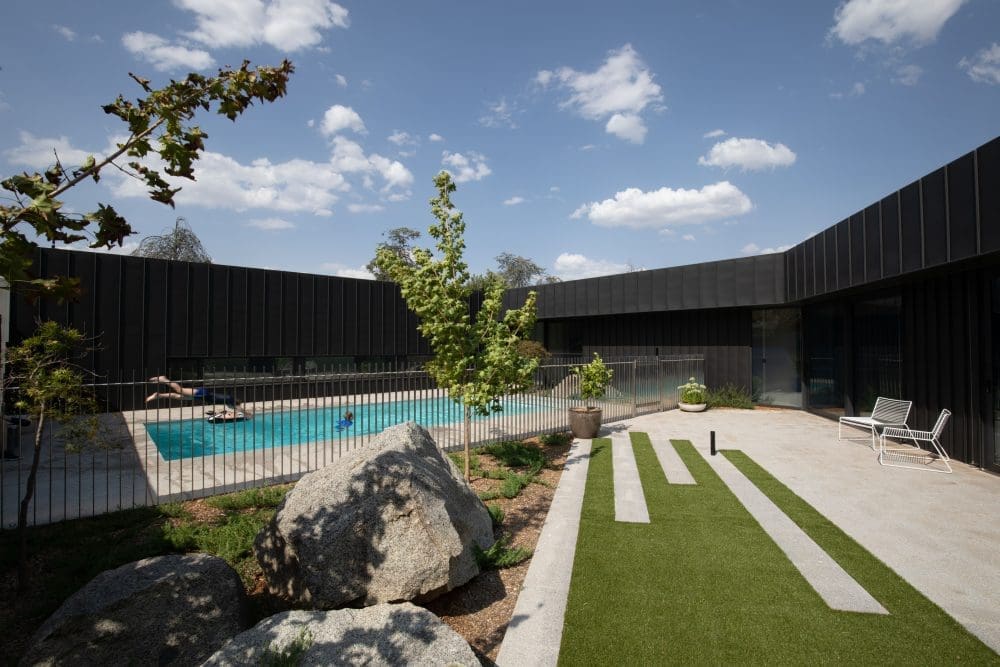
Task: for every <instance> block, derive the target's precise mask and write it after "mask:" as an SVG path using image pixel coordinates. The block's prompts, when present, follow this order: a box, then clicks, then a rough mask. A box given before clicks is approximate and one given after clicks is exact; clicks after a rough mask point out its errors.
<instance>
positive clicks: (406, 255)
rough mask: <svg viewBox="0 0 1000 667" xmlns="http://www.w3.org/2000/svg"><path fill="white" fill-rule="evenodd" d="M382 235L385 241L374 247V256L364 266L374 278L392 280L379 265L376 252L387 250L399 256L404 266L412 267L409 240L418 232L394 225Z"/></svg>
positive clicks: (418, 235) (415, 237)
mask: <svg viewBox="0 0 1000 667" xmlns="http://www.w3.org/2000/svg"><path fill="white" fill-rule="evenodd" d="M382 236H384V237H385V238H386V240H385V241H383V242H382V243H379V244H378V246H376V247H375V257H374V259H372V261H370V262H368V264H367V265H366V266H365V268H366V269H368V272H369V273H371V274H372V275H373V276H375V280H392V277H391V276H390V275H389V274H388V273H386V272H385V270H384V269H382V268H381V267H380V266H379V263H378V254H379V252H382V251H384V252H389V253H392V254H393V255H395V256H396V257H398V258H399V261H400V262H402V263H403V264H405V265H406V266H409V267H412V266H414V263H413V246H412V245H411V244H410V241H412V240H414V239H417V238H420V232H418V231H417V230H415V229H410V228H409V227H396V228H395V229H390V230H389V231H386V232H382Z"/></svg>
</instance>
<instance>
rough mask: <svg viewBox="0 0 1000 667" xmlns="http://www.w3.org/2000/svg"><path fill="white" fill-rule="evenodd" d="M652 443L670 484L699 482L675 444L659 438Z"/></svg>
mask: <svg viewBox="0 0 1000 667" xmlns="http://www.w3.org/2000/svg"><path fill="white" fill-rule="evenodd" d="M652 445H653V451H654V452H655V453H656V458H657V459H658V460H659V461H660V467H661V468H663V474H664V475H665V476H666V478H667V483H668V484H697V482H696V481H694V477H693V476H692V475H691V471H690V470H688V467H687V466H686V465H684V461H682V460H681V457H680V455H679V454H678V453H677V450H676V449H674V446H673V445H671V444H670V443H669V442H667V441H665V440H657V441H656V442H653V443H652Z"/></svg>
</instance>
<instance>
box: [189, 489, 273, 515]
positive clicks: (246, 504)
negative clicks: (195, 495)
mask: <svg viewBox="0 0 1000 667" xmlns="http://www.w3.org/2000/svg"><path fill="white" fill-rule="evenodd" d="M291 488H292V487H291V486H265V487H261V488H255V489H246V490H243V491H237V492H235V493H227V494H226V495H224V496H214V497H212V498H208V499H207V500H206V501H205V503H206V504H208V505H211V506H212V507H216V508H218V509H220V510H223V511H225V512H238V511H240V510H245V509H251V508H259V507H277V506H278V505H279V504H280V503H281V501H282V500H283V499H284V498H285V494H286V493H288V492H289V490H291Z"/></svg>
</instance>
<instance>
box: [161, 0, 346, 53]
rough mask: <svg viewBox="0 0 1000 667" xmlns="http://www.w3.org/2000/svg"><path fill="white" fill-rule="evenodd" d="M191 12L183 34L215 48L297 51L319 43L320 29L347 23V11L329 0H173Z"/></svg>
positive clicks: (344, 26) (341, 25)
mask: <svg viewBox="0 0 1000 667" xmlns="http://www.w3.org/2000/svg"><path fill="white" fill-rule="evenodd" d="M174 4H176V5H177V6H178V7H180V8H181V9H186V10H188V11H191V12H194V14H195V25H196V27H195V29H194V30H191V31H189V32H187V33H186V36H187V37H189V38H191V39H193V40H195V41H197V42H200V43H202V44H205V45H209V46H212V47H218V48H229V47H248V46H254V45H257V44H269V45H270V46H273V47H274V48H276V49H278V50H279V51H286V52H291V51H298V50H301V49H305V48H309V47H312V46H316V45H317V44H319V43H320V42H321V41H322V39H323V35H322V32H323V31H325V30H329V29H331V28H346V27H348V25H350V20H349V17H348V11H347V10H346V9H345V8H344V7H342V6H340V5H338V4H337V3H335V2H330V1H329V0H174Z"/></svg>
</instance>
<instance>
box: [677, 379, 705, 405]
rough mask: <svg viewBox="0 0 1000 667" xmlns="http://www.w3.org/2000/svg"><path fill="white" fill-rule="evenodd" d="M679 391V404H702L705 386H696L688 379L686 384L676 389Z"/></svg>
mask: <svg viewBox="0 0 1000 667" xmlns="http://www.w3.org/2000/svg"><path fill="white" fill-rule="evenodd" d="M677 388H678V389H680V390H681V403H695V404H696V403H704V402H705V389H706V387H705V385H703V384H698V382H696V381H695V379H694V378H693V377H691V378H688V381H687V383H686V384H682V385H681V386H679V387H677Z"/></svg>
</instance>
